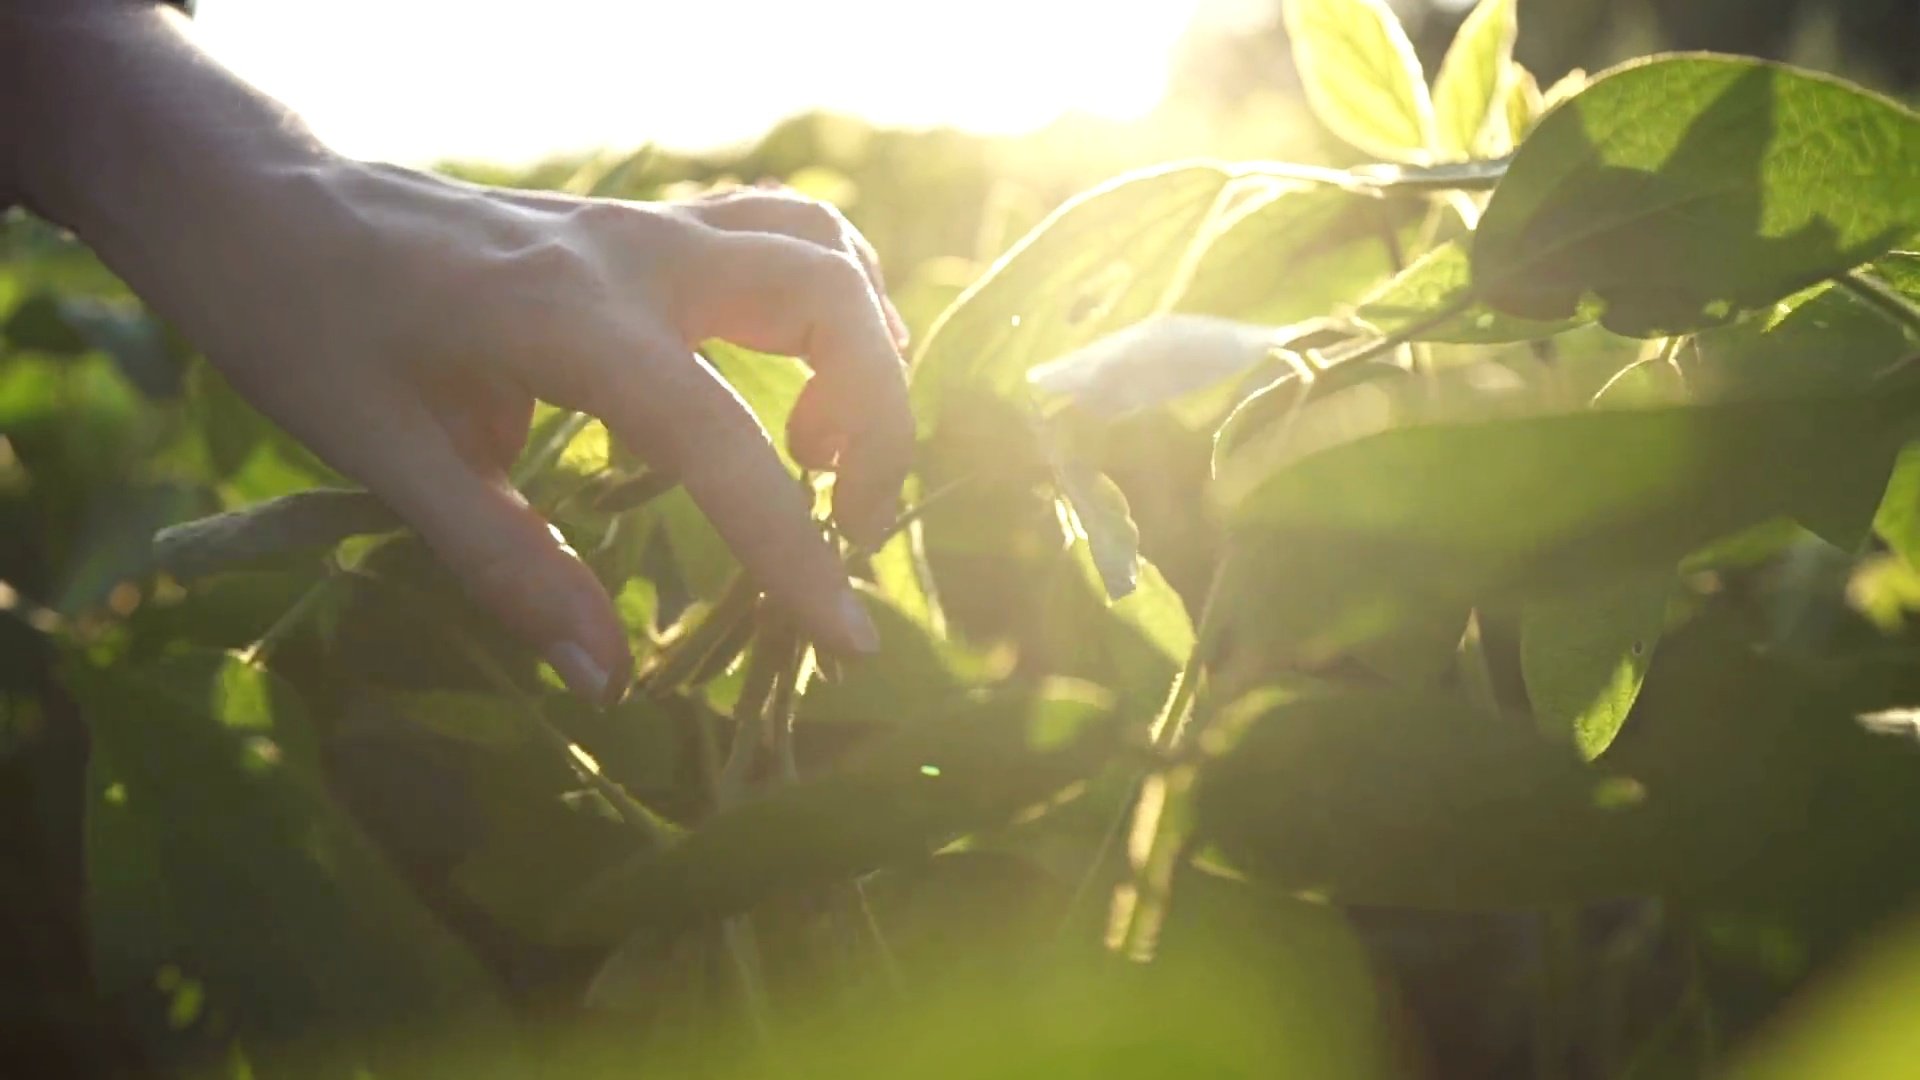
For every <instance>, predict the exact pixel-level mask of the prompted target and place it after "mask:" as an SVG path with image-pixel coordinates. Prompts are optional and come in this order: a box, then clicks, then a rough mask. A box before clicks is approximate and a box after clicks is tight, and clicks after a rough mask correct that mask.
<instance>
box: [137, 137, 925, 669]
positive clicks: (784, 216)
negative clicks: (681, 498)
mask: <svg viewBox="0 0 1920 1080" xmlns="http://www.w3.org/2000/svg"><path fill="white" fill-rule="evenodd" d="M295 186H296V187H297V189H298V190H299V191H301V192H303V193H304V194H302V195H298V196H288V197H282V198H280V199H276V200H271V201H266V202H263V203H262V204H261V208H260V210H259V211H257V212H256V213H255V215H254V216H253V217H252V219H251V221H250V224H249V225H248V227H247V235H245V236H244V237H242V238H240V239H239V240H238V241H237V242H236V244H235V250H244V251H245V252H246V253H247V257H246V258H244V259H240V260H237V262H236V263H235V266H236V269H238V270H240V271H241V272H240V273H236V274H233V275H231V278H230V279H229V280H220V277H221V275H220V274H219V273H218V271H217V263H218V261H217V260H216V263H215V267H216V268H215V272H214V273H212V274H209V275H207V276H205V277H203V278H201V279H200V280H199V281H198V282H197V283H196V285H195V287H194V288H193V289H191V290H190V292H189V293H188V294H187V295H185V296H183V297H181V298H179V299H178V300H176V302H175V304H174V306H175V307H176V308H177V307H179V306H181V304H182V303H185V304H187V305H189V306H192V307H194V308H195V309H196V310H194V311H192V312H191V313H189V314H188V316H187V317H186V319H185V321H186V322H187V323H189V324H192V325H194V326H197V327H198V332H197V333H195V334H194V336H195V337H196V339H198V340H199V341H200V343H201V344H202V346H203V347H204V348H205V349H206V351H207V355H208V357H209V358H210V359H211V360H212V361H213V363H214V364H215V365H216V366H218V367H219V368H220V369H221V370H222V371H223V372H224V373H225V374H226V375H227V376H228V377H229V379H230V380H231V381H232V382H233V384H234V386H235V387H236V388H237V389H238V390H239V391H240V393H242V394H243V395H244V396H245V397H247V398H248V399H249V400H251V401H252V402H253V403H254V404H255V405H257V406H258V407H259V408H260V409H261V410H262V411H264V412H266V413H267V414H268V415H269V416H271V417H273V418H274V419H275V420H277V421H278V422H279V423H281V424H282V425H283V426H285V427H286V428H287V429H288V430H289V431H290V432H292V433H293V434H294V435H295V436H296V437H297V438H299V439H301V440H302V441H303V442H305V443H306V444H307V445H308V446H310V447H311V448H312V449H313V450H314V451H315V452H316V453H318V454H319V455H320V456H321V457H322V458H324V459H325V460H326V461H328V462H329V463H330V464H332V465H333V466H334V467H335V468H337V469H339V470H340V471H341V472H342V473H343V474H345V475H347V476H349V477H352V478H354V479H356V480H358V481H360V482H361V483H363V484H365V485H366V486H367V487H368V488H369V489H371V490H372V491H374V492H375V493H376V494H378V495H380V496H381V497H382V498H383V499H384V500H385V501H386V502H387V503H388V504H390V505H391V506H392V507H393V508H394V510H395V511H397V512H398V513H399V514H400V515H401V516H402V517H403V518H405V519H406V520H407V522H408V523H409V524H411V525H412V526H413V527H414V528H415V529H416V530H417V531H418V532H419V533H420V534H421V536H423V537H424V538H425V540H426V541H427V543H428V544H429V545H430V546H431V547H432V548H433V549H434V550H435V551H436V552H437V553H438V554H439V555H440V557H441V558H442V559H443V560H445V562H446V563H447V564H448V565H449V566H450V567H452V568H453V569H454V571H455V572H456V573H457V574H458V575H459V576H460V577H461V579H462V580H463V581H464V582H465V583H466V585H467V586H468V588H469V590H470V592H471V593H472V594H473V596H474V597H475V598H476V599H477V600H479V601H480V602H481V603H482V604H483V605H484V606H486V607H487V608H488V609H489V610H491V611H492V612H494V613H495V614H497V615H498V617H499V618H501V619H502V620H504V621H505V622H506V623H507V624H508V625H509V626H510V627H512V628H513V629H515V630H516V631H517V632H518V633H519V634H521V635H522V636H523V637H525V638H526V639H527V640H528V641H529V642H531V643H533V644H534V645H535V646H536V647H538V648H539V649H541V650H542V653H543V655H544V656H545V657H546V659H547V660H548V661H549V662H550V663H551V664H552V665H553V666H554V668H555V669H556V670H557V671H558V672H559V673H560V675H561V676H562V677H563V678H564V679H565V680H566V681H567V683H568V684H569V686H571V687H572V688H573V689H574V690H575V691H577V692H579V693H582V694H584V695H586V696H588V697H591V698H595V699H604V698H607V697H611V696H613V695H615V694H617V693H619V692H620V691H621V690H623V689H624V688H625V686H626V683H627V681H628V675H629V672H630V664H631V661H630V658H629V655H628V652H627V643H626V635H625V631H624V630H623V628H622V626H621V624H620V622H619V620H618V618H617V616H616V615H615V613H614V610H613V607H612V604H611V602H610V601H609V599H608V597H607V595H606V594H605V592H604V590H602V589H601V587H600V585H599V583H598V582H597V581H596V580H595V579H594V577H593V575H592V574H591V572H589V570H588V569H587V568H586V567H585V566H584V565H583V564H582V563H581V562H580V561H579V560H578V558H577V557H575V555H574V553H573V552H572V551H571V550H570V549H569V548H567V547H566V546H565V544H564V543H563V542H562V540H561V539H560V538H559V536H558V534H557V532H556V531H555V530H553V529H552V528H551V527H550V526H549V525H548V524H547V523H546V522H545V521H543V520H541V518H540V517H539V515H538V514H536V513H535V512H534V511H533V510H532V509H531V508H530V507H529V506H528V505H527V503H526V501H525V500H524V499H523V498H522V497H521V496H520V494H519V492H517V491H515V490H514V488H513V486H512V485H511V483H510V482H509V480H508V473H507V470H508V468H509V467H510V465H511V464H512V462H513V461H514V459H515V457H516V456H517V455H518V454H519V452H520V450H521V449H522V447H523V444H524V443H525V441H526V437H527V430H528V423H529V420H530V418H531V415H532V410H533V403H534V400H535V399H536V398H538V399H541V400H545V401H549V402H552V403H554V404H556V405H560V406H563V407H566V408H571V409H578V410H580V411H583V412H586V413H589V414H592V415H593V416H596V417H598V418H600V419H601V420H602V421H604V422H605V424H606V425H607V428H608V430H609V431H610V432H611V433H612V434H613V435H614V437H616V438H618V439H619V440H621V442H623V443H624V444H625V445H626V446H627V447H629V448H630V449H632V450H633V451H634V452H636V453H637V454H639V455H640V456H642V457H643V458H644V459H645V460H647V461H648V462H649V463H650V464H651V465H652V466H654V467H657V468H661V469H666V470H670V471H671V473H672V475H675V476H677V477H678V478H679V479H680V482H681V483H682V484H683V485H684V486H685V487H686V489H687V491H688V493H689V494H690V495H691V496H692V497H693V499H694V500H695V502H696V503H698V505H699V506H700V508H701V509H702V510H703V511H704V512H705V513H706V514H707V516H708V517H709V518H710V519H711V520H712V522H713V524H714V526H715V527H716V529H717V530H718V531H719V533H720V535H721V536H722V537H723V538H725V540H726V541H727V543H728V544H729V545H730V546H731V547H732V548H733V550H734V552H735V554H736V555H738V556H739V558H740V561H741V563H742V564H743V565H744V566H745V568H746V570H747V572H748V573H749V574H750V575H751V576H752V577H753V579H754V580H755V581H756V582H757V583H758V584H759V585H760V586H761V587H762V588H763V589H764V590H765V591H766V593H767V594H768V596H769V597H770V598H771V599H773V600H774V601H776V602H778V603H780V604H782V605H784V606H785V607H786V608H787V609H788V610H789V611H790V612H791V613H792V615H793V616H794V617H795V619H796V620H797V621H798V623H799V625H800V626H801V627H802V629H803V630H804V631H805V632H807V633H808V634H809V635H810V636H811V637H813V639H814V640H815V641H817V642H818V643H820V644H821V645H822V646H824V647H826V648H828V649H832V650H837V651H842V652H864V651H871V650H872V649H873V648H874V647H875V645H876V643H877V642H876V636H875V633H874V629H873V626H872V624H871V623H870V622H869V621H868V619H867V616H866V614H865V612H864V610H863V609H862V608H861V606H860V604H859V602H858V601H857V600H856V598H855V596H854V594H853V592H852V590H851V589H850V588H849V585H848V582H847V579H846V575H845V572H844V570H843V569H842V567H841V565H840V561H839V558H838V556H837V554H836V553H835V551H834V549H833V548H832V547H831V546H830V545H829V544H828V543H827V541H826V540H825V539H824V538H823V537H822V535H821V533H820V530H819V528H818V527H817V526H816V525H815V524H814V523H813V522H812V521H811V520H810V519H809V510H810V508H809V506H808V503H807V499H806V498H805V497H804V495H803V493H802V492H801V491H800V489H799V487H798V485H797V484H796V483H795V482H794V480H793V478H792V476H791V475H790V474H789V473H788V472H787V470H786V468H785V467H784V466H783V465H782V464H781V462H780V460H779V458H778V456H777V455H776V454H775V452H774V449H773V447H772V446H771V445H770V443H769V442H768V438H767V435H766V433H765V432H764V431H763V430H762V429H761V427H760V426H759V423H758V422H757V420H756V419H755V418H754V416H753V414H752V413H751V411H749V410H748V408H747V407H746V405H745V404H744V403H743V402H742V401H741V400H740V399H739V397H738V396H737V395H735V394H734V393H733V392H732V390H731V388H730V387H728V386H727V385H726V384H725V383H724V382H723V381H722V380H721V379H720V378H719V377H718V376H717V375H716V374H715V373H714V372H713V370H712V369H711V368H709V367H708V366H706V365H705V364H704V363H702V362H701V361H700V360H699V358H698V357H697V356H696V355H695V353H694V347H695V346H696V345H697V344H698V343H699V342H701V341H704V340H707V339H710V338H720V339H724V340H727V341H731V342H734V343H736V344H739V345H742V346H745V347H747V348H751V349H756V350H759V351H763V352H770V353H781V354H788V355H794V356H799V357H802V358H804V359H805V360H806V361H807V362H808V363H809V365H810V366H811V367H812V368H813V369H814V376H813V378H812V379H811V380H810V381H809V382H808V383H807V385H806V388H805V390H804V392H803V393H802V394H801V397H800V400H799V401H798V402H797V403H796V406H795V408H794V410H793V414H792V420H791V422H790V424H789V427H788V446H789V450H790V452H791V453H792V455H793V457H794V458H795V459H796V460H798V461H800V462H801V463H802V464H804V465H807V466H808V467H811V468H816V469H829V468H837V469H838V471H839V476H838V482H837V483H836V485H835V492H834V496H835V497H834V513H835V517H836V519H837V520H838V522H839V523H840V525H841V527H842V529H843V530H844V531H845V532H847V533H848V534H849V535H850V536H851V537H852V538H854V539H855V540H871V539H873V538H875V537H877V536H878V535H880V534H881V533H882V532H884V530H885V528H886V527H887V525H888V524H889V523H890V522H891V521H892V518H893V516H894V512H895V501H896V499H897V497H898V493H899V488H900V484H901V481H902V480H903V478H904V477H905V474H906V471H907V468H908V465H909V459H910V455H911V452H912V447H913V427H912V418H911V414H910V413H909V411H908V406H907V394H906V382H905V377H904V366H903V364H902V362H901V358H900V352H899V350H900V348H901V347H902V346H903V345H904V343H905V342H904V337H905V334H904V330H903V327H902V324H901V322H900V320H899V316H898V314H897V313H896V312H894V310H893V308H892V306H891V305H890V304H889V303H888V302H887V300H886V299H885V293H884V289H883V286H882V283H881V279H880V274H879V270H878V267H877V264H876V262H875V260H874V257H873V254H872V251H871V249H870V248H869V247H868V246H867V244H866V241H865V240H864V239H863V238H862V237H861V236H860V235H859V234H858V233H857V232H856V231H855V230H854V229H853V228H852V227H851V226H850V225H848V224H847V222H846V220H845V219H844V218H842V217H841V216H840V215H839V214H838V213H837V212H835V211H834V210H833V209H831V208H830V207H827V206H825V205H824V204H821V203H818V202H814V201H812V200H809V199H805V198H802V197H800V196H798V195H794V194H791V193H787V192H783V191H777V190H776V191H769V190H764V189H743V190H739V191H734V192H729V193H724V194H721V195H718V196H715V197H710V198H705V199H699V200H693V201H687V202H678V203H660V204H641V203H627V202H618V201H610V200H594V199H581V198H574V197H570V196H564V195H557V194H540V193H531V192H520V191H510V190H504V189H496V188H487V187H479V186H473V185H465V184H458V183H455V182H452V181H447V180H442V179H439V178H436V177H432V176H428V175H424V174H419V173H413V172H409V171H406V170H401V169H396V168H391V167H386V166H367V165H360V164H345V165H342V164H335V165H332V166H329V167H326V168H322V169H318V170H312V171H308V172H305V173H303V174H302V175H301V176H300V177H298V178H297V183H296V185H295ZM241 217H242V218H245V215H241ZM204 269H205V268H204V267H203V270H204ZM177 317H178V316H177Z"/></svg>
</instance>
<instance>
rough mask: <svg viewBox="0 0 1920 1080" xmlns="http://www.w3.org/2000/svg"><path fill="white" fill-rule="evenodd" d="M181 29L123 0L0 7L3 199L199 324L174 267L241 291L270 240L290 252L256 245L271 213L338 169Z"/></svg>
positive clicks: (162, 14)
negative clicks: (76, 239) (72, 237)
mask: <svg viewBox="0 0 1920 1080" xmlns="http://www.w3.org/2000/svg"><path fill="white" fill-rule="evenodd" d="M185 21H186V20H185V19H184V18H183V17H181V16H180V15H178V14H177V13H175V12H174V11H172V10H171V9H168V8H163V7H160V6H157V5H152V4H142V3H129V2H126V0H106V2H97V3H96V2H90V0H59V2H57V3H47V2H41V0H0V171H3V172H4V175H0V186H4V187H5V188H6V189H8V190H10V191H11V193H12V194H14V195H15V196H16V197H17V198H19V199H20V200H21V201H22V202H24V203H25V204H26V205H27V206H28V207H29V208H30V209H32V210H33V211H34V212H36V213H38V214H40V215H41V216H43V217H46V218H48V219H49V220H52V221H55V222H57V223H59V224H61V225H64V226H66V227H68V228H70V229H72V230H73V231H74V232H75V233H77V234H78V235H79V236H80V237H81V238H82V239H84V240H85V241H86V242H87V243H88V244H89V245H90V246H92V247H93V248H94V249H95V251H97V252H98V253H99V254H100V256H101V257H102V259H103V260H105V261H106V262H107V263H108V264H109V265H110V266H112V267H113V269H114V270H115V271H116V272H118V273H119V274H120V275H121V276H122V277H124V278H125V279H126V280H127V281H128V282H129V283H130V284H132V285H133V286H134V288H135V289H136V290H137V291H139V292H141V293H142V295H144V296H146V297H147V298H148V299H149V300H150V301H151V302H153V303H154V305H155V306H156V307H158V308H160V309H161V310H162V311H163V312H166V313H167V314H169V315H182V314H185V315H187V319H188V321H189V322H195V321H200V320H199V319H197V318H196V317H195V316H194V315H193V314H192V313H190V311H189V310H188V309H195V308H198V307H202V306H204V305H196V304H193V303H190V302H189V298H188V297H186V296H184V295H183V294H182V283H181V282H180V280H179V278H180V277H181V272H180V268H181V267H183V266H185V267H194V268H195V270H194V273H200V274H210V275H212V276H215V277H230V276H238V277H244V276H245V275H244V268H245V263H246V260H247V259H249V258H257V257H258V256H259V253H260V250H261V243H262V240H269V241H273V240H279V241H281V242H287V241H291V240H293V239H294V238H292V237H278V238H276V237H262V236H261V235H259V232H260V230H261V229H271V228H276V227H283V226H280V225H278V224H277V223H279V222H284V221H285V220H287V215H286V214H285V211H286V209H287V207H285V206H284V205H276V204H279V203H281V201H282V200H285V199H288V198H311V197H312V196H313V194H314V193H315V192H316V191H323V190H324V185H323V184H321V183H320V182H319V178H320V177H321V176H323V175H324V174H326V173H328V172H329V171H331V170H335V169H337V168H339V167H340V165H341V163H340V162H339V161H338V159H337V158H336V157H335V156H334V155H333V154H331V153H330V152H329V151H327V149H326V148H325V147H323V146H322V145H320V143H319V142H318V141H317V140H316V139H315V138H314V137H313V136H312V134H311V133H310V132H308V131H307V129H306V128H305V126H304V125H302V124H301V123H300V121H299V120H298V119H297V118H296V117H294V116H293V115H292V114H290V113H289V112H287V111H286V110H285V109H284V108H283V107H281V106H280V105H278V104H277V103H275V102H274V101H272V100H271V99H269V98H267V97H266V96H264V95H262V94H260V93H259V92H258V91H256V90H254V89H253V88H252V87H250V86H248V85H247V84H245V83H244V82H242V81H241V80H240V79H238V78H237V77H235V76H234V75H233V74H232V73H230V72H228V71H226V70H225V69H224V68H221V67H220V66H219V65H217V64H215V63H214V62H213V61H211V60H210V59H209V58H207V57H206V55H205V54H204V53H202V52H201V51H200V50H199V49H198V48H197V47H196V46H195V45H194V44H193V43H192V41H191V40H190V39H189V38H188V36H187V33H186V30H185V26H184V24H185ZM268 222H274V223H276V224H274V225H269V224H267V223H268ZM183 329H188V330H189V331H194V330H199V331H202V332H205V333H208V334H210V335H213V336H219V334H218V330H219V328H218V327H216V326H200V327H183ZM207 344H212V343H211V342H208V343H207Z"/></svg>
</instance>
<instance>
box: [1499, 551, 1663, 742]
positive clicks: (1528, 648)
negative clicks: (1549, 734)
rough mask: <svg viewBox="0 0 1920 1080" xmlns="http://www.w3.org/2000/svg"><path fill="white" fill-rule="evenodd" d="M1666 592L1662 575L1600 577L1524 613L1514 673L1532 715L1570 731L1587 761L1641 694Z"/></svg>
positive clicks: (1549, 725)
mask: <svg viewBox="0 0 1920 1080" xmlns="http://www.w3.org/2000/svg"><path fill="white" fill-rule="evenodd" d="M1672 593H1673V578H1672V576H1671V575H1668V574H1660V575H1656V576H1648V577H1644V578H1637V577H1636V578H1618V579H1613V578H1603V579H1601V580H1600V581H1598V582H1596V583H1594V584H1593V585H1592V586H1589V587H1587V588H1584V589H1581V590H1579V591H1577V592H1575V593H1572V594H1569V595H1561V596H1555V597H1553V598H1551V599H1547V600H1538V601H1534V602H1531V603H1528V604H1526V605H1525V606H1524V607H1523V608H1522V610H1521V616H1520V671H1521V674H1522V676H1523V677H1524V678H1525V679H1526V683H1527V696H1528V698H1529V699H1530V700H1531V701H1532V702H1533V711H1534V717H1535V719H1536V720H1538V721H1539V722H1540V723H1541V724H1542V725H1543V726H1545V727H1546V728H1547V729H1548V730H1550V731H1553V732H1559V733H1570V734H1571V735H1572V737H1573V744H1574V746H1575V747H1576V748H1578V749H1579V751H1580V755H1581V756H1582V757H1584V758H1586V759H1587V760H1589V761H1591V760H1593V759H1594V758H1596V757H1599V756H1600V754H1601V753H1602V752H1604V751H1605V750H1606V748H1607V746H1608V745H1609V744H1610V743H1612V742H1613V737H1614V736H1615V735H1616V734H1618V733H1619V731H1620V727H1621V725H1622V724H1624V723H1626V721H1627V713H1628V711H1629V710H1631V709H1632V708H1633V702H1634V699H1635V698H1637V697H1639V696H1640V684H1641V683H1642V682H1643V681H1644V680H1645V679H1646V677H1647V665H1648V664H1649V663H1651V662H1652V660H1653V649H1654V645H1655V643H1657V642H1658V641H1659V639H1660V632H1661V629H1662V627H1663V626H1664V624H1665V622H1666V614H1667V598H1668V597H1669V596H1671V595H1672Z"/></svg>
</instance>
